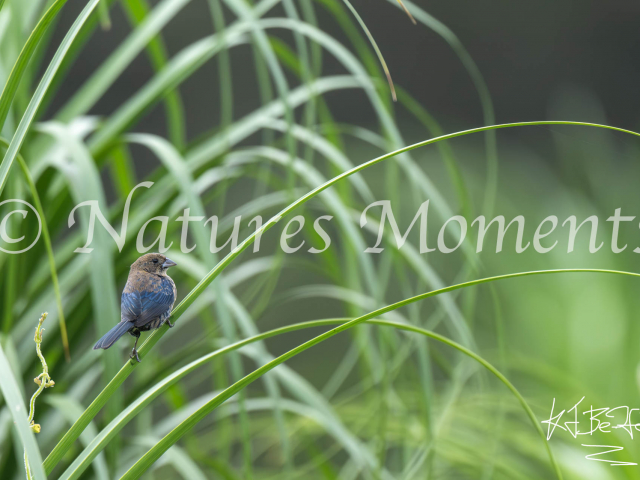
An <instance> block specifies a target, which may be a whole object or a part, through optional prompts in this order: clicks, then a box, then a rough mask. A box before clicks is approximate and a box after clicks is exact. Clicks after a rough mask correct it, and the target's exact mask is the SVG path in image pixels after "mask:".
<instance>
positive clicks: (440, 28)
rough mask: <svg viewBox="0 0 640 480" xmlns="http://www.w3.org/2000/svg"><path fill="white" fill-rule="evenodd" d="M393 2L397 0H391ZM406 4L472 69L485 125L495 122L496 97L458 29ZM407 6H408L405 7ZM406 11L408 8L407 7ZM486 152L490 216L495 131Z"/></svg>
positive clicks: (487, 212)
mask: <svg viewBox="0 0 640 480" xmlns="http://www.w3.org/2000/svg"><path fill="white" fill-rule="evenodd" d="M388 1H389V2H391V3H393V2H394V0H388ZM405 1H406V4H407V5H408V6H409V7H411V11H412V12H413V13H414V14H415V18H416V19H417V20H418V21H419V22H420V23H422V24H423V25H425V26H427V27H429V28H430V29H431V30H433V31H434V32H436V33H437V34H438V35H440V36H441V37H442V38H443V39H444V41H445V42H447V43H448V44H449V45H450V46H451V48H452V49H453V51H454V52H455V53H456V55H457V56H458V58H459V59H460V62H462V65H463V66H464V68H465V69H466V70H467V72H468V73H469V76H470V77H471V81H472V82H473V85H474V86H475V88H476V92H478V97H479V99H480V105H481V107H482V115H483V120H484V123H485V125H493V124H494V123H495V113H494V109H493V101H492V100H491V94H490V93H489V88H488V87H487V83H486V82H485V80H484V77H483V76H482V73H480V69H479V68H478V66H477V65H476V63H475V62H474V61H473V58H471V55H469V52H468V51H467V49H466V48H465V47H464V46H463V45H462V42H461V41H460V39H459V38H458V37H457V35H456V34H455V33H453V31H452V30H451V29H449V27H447V26H446V25H445V24H443V23H442V22H440V21H439V20H437V19H436V18H434V17H432V16H431V15H429V14H428V13H427V12H426V11H424V10H423V9H422V8H420V7H419V6H417V5H415V4H414V3H412V2H411V1H410V0H405ZM404 8H405V9H406V7H404ZM405 11H406V10H405ZM485 144H486V147H485V148H486V155H487V181H486V187H485V198H484V201H483V207H482V211H483V212H485V215H486V216H487V217H490V216H491V212H492V211H493V206H494V203H495V196H496V193H497V188H498V151H497V142H496V136H495V133H494V132H493V131H487V132H486V133H485Z"/></svg>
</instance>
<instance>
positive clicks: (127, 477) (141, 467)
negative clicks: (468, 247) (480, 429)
mask: <svg viewBox="0 0 640 480" xmlns="http://www.w3.org/2000/svg"><path fill="white" fill-rule="evenodd" d="M528 273H529V274H531V273H532V272H528ZM521 275H522V274H521ZM636 276H638V277H640V274H636ZM484 280H485V281H486V280H487V279H484ZM432 293H433V292H429V293H426V294H423V295H418V296H416V297H413V298H410V299H406V300H403V301H401V302H397V303H395V304H393V305H388V306H387V307H384V308H381V309H378V310H376V311H374V312H371V313H369V314H367V315H363V316H362V317H359V318H356V319H353V320H350V321H348V322H346V323H343V324H342V325H340V326H338V327H336V328H334V329H332V330H329V331H328V332H325V333H323V334H322V335H318V336H317V337H315V338H313V339H311V340H309V341H307V342H305V343H304V344H302V345H299V346H298V347H296V348H294V349H292V350H289V351H288V352H287V353H285V354H283V355H281V356H279V357H277V358H276V359H274V360H272V361H271V362H269V363H268V364H266V365H264V366H262V367H260V368H258V369H257V370H255V371H254V372H252V373H251V374H249V375H247V376H246V377H245V378H243V379H242V380H240V381H239V382H236V383H235V384H233V385H232V386H230V387H229V388H227V389H226V390H225V391H223V392H221V393H220V394H218V395H217V396H216V397H215V398H213V399H212V400H211V401H209V402H207V403H206V404H205V405H204V406H202V407H201V408H200V409H198V410H197V411H196V412H195V413H193V414H192V415H190V416H189V417H188V418H187V419H186V420H184V421H183V422H181V423H180V425H178V426H177V427H176V428H174V429H173V430H172V431H171V432H169V433H168V434H167V435H166V436H165V437H164V438H163V439H162V440H161V441H160V442H158V443H157V444H156V445H155V446H154V447H153V448H152V449H151V450H149V451H148V452H147V453H146V454H145V455H144V456H143V457H142V458H141V459H140V460H139V461H138V462H136V463H135V464H134V465H133V466H132V467H131V468H130V469H129V470H128V471H127V472H126V473H125V474H124V475H123V476H122V477H120V480H135V479H137V478H140V476H141V475H142V474H144V472H145V471H146V470H147V469H148V468H149V467H150V466H151V465H152V464H153V463H154V462H155V461H156V460H157V459H158V458H160V456H161V455H162V454H163V453H164V452H165V451H166V450H168V449H169V448H170V447H171V446H172V445H173V444H174V443H175V442H177V441H178V440H179V439H180V438H181V437H182V436H183V435H184V434H185V433H186V432H187V431H188V430H190V429H191V428H193V426H195V425H196V424H197V423H198V422H199V421H200V420H202V419H203V418H204V417H205V416H206V415H208V414H209V413H211V412H212V411H213V410H214V409H215V408H216V407H218V406H219V405H221V404H222V403H224V402H225V401H226V400H227V399H229V398H231V397H232V396H233V395H235V394H236V393H238V392H239V391H240V390H242V389H243V388H244V387H246V386H247V385H249V384H250V383H251V382H253V381H254V380H256V379H258V378H259V377H260V376H262V375H263V374H265V373H266V372H268V371H269V370H271V369H273V368H275V367H276V366H278V365H280V364H281V363H283V362H284V361H286V360H288V359H289V358H292V357H294V356H295V355H297V354H299V353H302V352H304V351H305V350H307V349H308V348H310V347H312V346H314V345H316V344H318V343H320V342H322V341H324V340H326V339H328V338H330V337H332V336H334V335H336V334H337V333H340V332H342V331H344V330H347V329H348V328H351V327H353V326H355V325H357V324H360V323H363V322H366V321H371V323H374V324H382V325H387V326H393V327H395V328H401V329H404V330H408V331H411V332H415V333H420V334H423V335H426V336H428V337H431V338H434V339H436V340H438V341H440V342H442V343H445V344H447V345H449V346H451V347H453V348H455V349H457V350H458V351H460V352H462V353H463V354H465V355H467V356H469V357H471V358H473V359H474V360H476V361H477V362H478V363H480V364H481V365H482V366H483V367H485V368H486V369H487V370H489V371H490V372H491V373H492V374H494V375H495V376H496V377H497V378H498V379H499V380H500V381H501V382H502V383H503V384H504V385H505V386H507V388H509V390H511V393H513V395H514V396H515V397H516V398H517V399H518V401H519V402H520V404H521V406H522V408H523V409H524V410H525V412H526V414H527V416H528V417H529V419H530V420H531V423H532V424H533V426H534V428H535V430H536V432H537V433H538V435H539V436H540V438H541V440H542V441H543V443H544V445H545V448H546V450H547V453H548V455H549V460H550V462H551V465H552V467H553V469H554V471H555V474H556V476H557V478H558V479H559V480H562V473H561V471H560V467H559V465H558V464H557V463H556V460H555V457H554V455H553V452H552V451H551V448H550V447H549V443H548V442H547V439H546V436H545V433H544V432H543V431H542V428H541V427H540V423H539V422H538V420H537V419H536V416H535V414H534V413H533V411H532V410H531V407H530V406H529V404H528V403H527V401H526V400H525V399H524V397H523V396H522V395H521V394H520V392H519V391H518V390H517V389H516V388H515V386H513V384H512V383H511V382H509V380H507V378H506V377H505V376H504V375H502V374H501V373H500V372H499V371H498V370H497V369H496V368H495V367H494V366H493V365H491V364H490V363H489V362H487V361H486V360H484V359H483V358H482V357H481V356H479V355H477V354H476V353H474V352H472V351H471V350H469V349H467V348H465V347H463V346H462V345H459V344H457V343H456V342H454V341H452V340H449V339H448V338H446V337H443V336H441V335H438V334H436V333H434V332H429V331H427V330H424V329H422V328H419V327H414V326H411V325H404V324H400V323H394V322H383V321H375V320H373V318H375V317H378V316H380V315H383V314H384V313H387V312H389V311H392V310H395V309H397V308H400V307H402V306H404V305H407V304H408V303H412V302H415V301H418V300H422V299H424V298H428V296H432V295H431V294H432ZM310 323H314V322H310Z"/></svg>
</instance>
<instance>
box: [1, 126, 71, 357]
mask: <svg viewBox="0 0 640 480" xmlns="http://www.w3.org/2000/svg"><path fill="white" fill-rule="evenodd" d="M0 146H1V147H4V148H5V149H6V148H9V143H8V142H7V141H6V140H4V139H2V138H0ZM16 158H17V160H18V164H19V165H20V168H21V169H22V173H23V174H24V177H25V179H26V181H27V185H29V189H30V190H31V196H32V197H33V202H34V203H35V204H36V205H35V207H36V211H37V212H38V215H40V219H41V224H42V238H43V239H44V245H45V248H46V250H47V257H48V258H49V270H50V271H51V283H52V284H53V291H54V293H55V296H56V304H57V305H58V324H59V325H60V335H61V337H62V346H63V348H64V356H65V358H66V360H67V362H69V361H71V354H70V352H69V338H68V335H67V323H66V322H65V319H64V312H63V311H62V295H60V284H59V283H58V274H57V272H56V260H55V257H54V256H53V247H52V246H51V236H50V235H49V227H48V226H47V220H46V217H45V216H44V209H43V208H42V202H40V195H38V190H37V189H36V185H35V183H34V182H33V178H32V177H31V172H29V168H28V167H27V163H26V162H25V161H24V159H23V158H22V155H20V154H18V155H17V156H16Z"/></svg>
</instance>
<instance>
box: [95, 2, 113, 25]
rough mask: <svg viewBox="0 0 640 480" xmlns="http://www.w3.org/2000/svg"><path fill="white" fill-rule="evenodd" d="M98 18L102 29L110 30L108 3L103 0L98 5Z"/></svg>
mask: <svg viewBox="0 0 640 480" xmlns="http://www.w3.org/2000/svg"><path fill="white" fill-rule="evenodd" d="M98 18H99V19H100V26H101V27H102V29H103V30H111V16H110V15H109V4H108V3H107V2H106V1H105V0H103V1H102V2H100V5H98Z"/></svg>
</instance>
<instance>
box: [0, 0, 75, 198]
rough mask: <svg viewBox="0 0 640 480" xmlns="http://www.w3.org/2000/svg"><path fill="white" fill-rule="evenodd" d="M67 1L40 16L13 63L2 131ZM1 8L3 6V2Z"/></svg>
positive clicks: (0, 104) (1, 98)
mask: <svg viewBox="0 0 640 480" xmlns="http://www.w3.org/2000/svg"><path fill="white" fill-rule="evenodd" d="M65 3H67V0H56V1H55V2H54V3H53V5H51V7H49V9H48V10H47V11H46V12H45V14H44V15H43V16H42V18H40V21H39V22H38V24H37V25H36V27H35V28H34V29H33V32H31V35H30V36H29V38H28V40H27V42H26V43H25V44H24V47H23V48H22V51H21V52H20V55H19V56H18V60H17V61H16V63H15V64H14V65H13V68H12V70H11V74H10V75H9V78H8V79H7V83H6V84H5V86H4V89H3V90H2V95H0V131H1V130H2V127H3V126H4V122H5V120H6V119H7V115H8V114H9V108H10V107H11V102H13V98H14V97H15V94H16V91H17V90H18V86H19V85H20V80H21V79H22V76H23V75H24V73H25V71H26V69H27V66H28V65H29V60H31V57H32V56H33V52H35V50H36V47H37V46H38V43H40V40H41V39H42V37H43V36H44V35H45V33H46V31H47V29H48V28H49V25H51V22H52V21H53V19H54V18H55V16H56V15H57V14H58V12H59V11H60V9H61V8H62V7H63V6H64V4H65ZM0 8H2V5H1V3H0ZM0 191H2V188H0Z"/></svg>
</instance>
